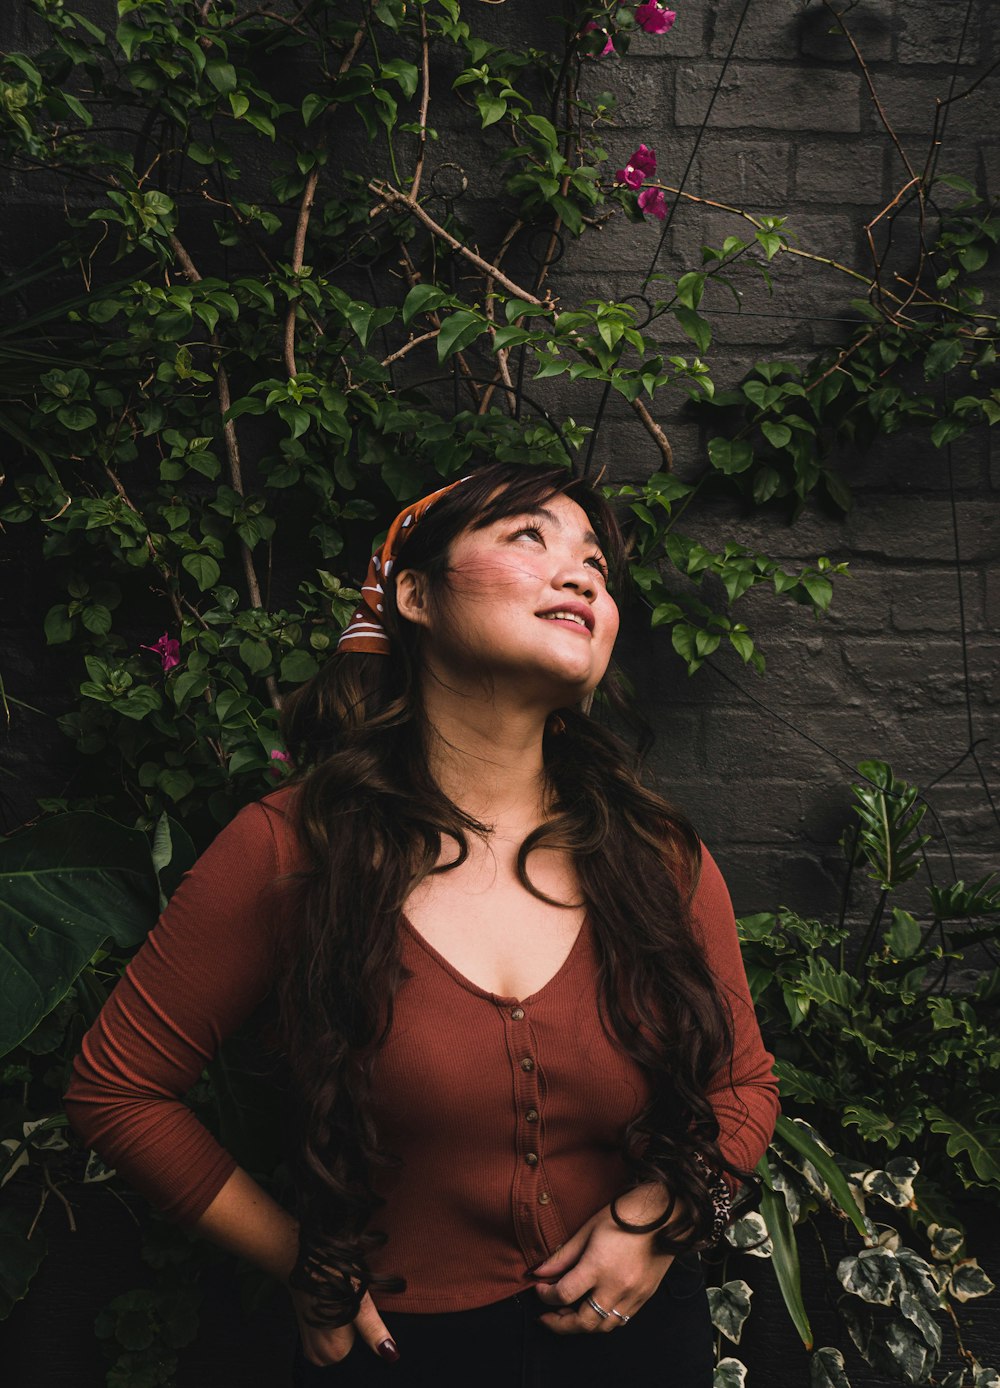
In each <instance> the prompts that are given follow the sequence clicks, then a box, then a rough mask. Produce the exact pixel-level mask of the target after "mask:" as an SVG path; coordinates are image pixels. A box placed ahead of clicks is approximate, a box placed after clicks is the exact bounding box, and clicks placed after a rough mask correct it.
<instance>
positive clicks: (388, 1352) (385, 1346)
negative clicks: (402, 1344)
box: [378, 1340, 399, 1364]
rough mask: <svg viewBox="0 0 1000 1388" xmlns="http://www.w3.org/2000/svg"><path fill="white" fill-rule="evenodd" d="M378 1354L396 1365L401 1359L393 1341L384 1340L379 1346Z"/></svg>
mask: <svg viewBox="0 0 1000 1388" xmlns="http://www.w3.org/2000/svg"><path fill="white" fill-rule="evenodd" d="M378 1353H379V1354H380V1355H381V1356H382V1358H383V1359H388V1361H389V1363H390V1364H395V1362H396V1360H397V1359H398V1358H399V1350H398V1349H397V1348H396V1346H395V1345H394V1344H393V1342H392V1340H383V1341H382V1343H381V1344H380V1345H379V1346H378Z"/></svg>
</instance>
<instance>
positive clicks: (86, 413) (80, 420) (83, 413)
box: [56, 405, 97, 433]
mask: <svg viewBox="0 0 1000 1388" xmlns="http://www.w3.org/2000/svg"><path fill="white" fill-rule="evenodd" d="M56 419H58V421H59V423H60V424H63V425H65V427H66V428H67V429H72V430H73V432H74V433H80V432H81V431H82V430H84V429H92V428H93V427H94V425H95V424H96V423H97V415H96V414H95V413H94V411H93V410H92V409H91V408H90V406H89V405H62V406H60V408H59V409H58V410H56Z"/></svg>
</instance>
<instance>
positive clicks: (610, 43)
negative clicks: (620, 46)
mask: <svg viewBox="0 0 1000 1388" xmlns="http://www.w3.org/2000/svg"><path fill="white" fill-rule="evenodd" d="M599 27H600V26H599V25H597V24H595V22H594V21H593V20H592V19H588V20H587V22H586V24H585V25H584V26H583V32H584V33H585V34H589V33H591V32H592V30H594V29H598V28H599ZM600 32H601V33H602V34H603V35H604V37H605V38H606V39H607V43H606V44H605V45H604V47H603V48H602V49H601V52H600V56H601V57H602V58H606V57H607V56H608V54H609V53H613V52H614V51H615V44H614V39H613V38H612V37H611V35H610V34H609V33H608V31H607V29H601V30H600Z"/></svg>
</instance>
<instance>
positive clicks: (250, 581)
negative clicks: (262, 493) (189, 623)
mask: <svg viewBox="0 0 1000 1388" xmlns="http://www.w3.org/2000/svg"><path fill="white" fill-rule="evenodd" d="M170 246H171V248H172V250H173V252H174V254H175V255H176V257H177V259H178V260H179V261H180V263H181V268H182V269H183V271H184V273H185V275H187V277H188V279H189V280H191V281H192V283H194V284H197V283H198V282H199V281H200V279H201V274H200V273H199V271H198V268H197V266H196V265H195V263H194V261H193V260H192V259H191V257H190V256H189V255H188V253H187V250H186V248H185V247H184V245H183V244H182V243H181V241H180V240H179V239H178V238H177V236H176V235H173V234H172V235H171V237H170ZM211 341H212V347H213V349H214V352H215V383H216V389H217V392H218V396H219V413H220V415H221V417H222V437H223V440H224V442H225V445H226V458H227V460H228V462H229V480H230V482H231V484H232V488H233V491H234V492H235V493H236V494H237V496H241V497H242V496H244V495H245V493H244V490H243V464H242V461H241V459H240V445H239V440H238V438H237V437H236V425H235V423H234V422H233V420H231V419H230V418H229V411H230V409H231V408H232V403H233V402H232V396H231V394H230V390H229V375H228V373H227V371H226V368H225V366H223V364H222V344H221V343H220V341H219V337H218V334H217V333H213V334H212V339H211ZM240 555H241V558H242V560H243V573H244V576H245V578H246V584H247V594H248V596H249V598H250V606H251V607H263V603H262V602H261V595H260V583H259V582H258V580H257V570H256V568H255V567H254V562H253V551H252V550H251V549H250V546H249V545H248V544H247V543H246V541H245V540H242V539H241V540H240ZM264 682H265V684H266V685H267V692H268V695H269V696H270V699H271V705H272V707H273V708H276V709H280V708H281V695H280V694H279V693H278V681H277V680H276V679H275V677H274V675H267V676H266V677H265V681H264Z"/></svg>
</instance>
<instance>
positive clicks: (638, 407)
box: [632, 397, 674, 472]
mask: <svg viewBox="0 0 1000 1388" xmlns="http://www.w3.org/2000/svg"><path fill="white" fill-rule="evenodd" d="M632 408H633V410H635V412H636V414H637V415H638V416H639V418H640V419H641V420H642V422H643V424H644V425H645V426H646V429H647V430H648V431H649V433H650V435H651V436H652V438H653V439H654V440H655V442H656V446H657V448H659V450H660V453H661V454H662V455H663V466H664V467H665V468H666V470H667V471H668V472H670V471H671V470H672V468H673V466H674V450H673V449H672V448H671V447H670V440H669V439H668V438H667V436H666V434H665V433H664V432H663V430H662V429H661V428H660V426H659V425H658V424H657V422H656V420H655V419H654V418H653V416H652V415H651V414H650V413H649V411H648V410H647V409H646V406H645V405H644V404H643V402H642V401H641V400H640V399H639V398H638V397H636V399H635V400H633V401H632Z"/></svg>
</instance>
